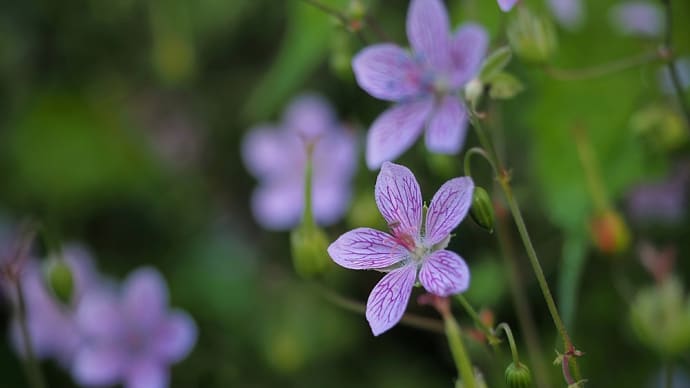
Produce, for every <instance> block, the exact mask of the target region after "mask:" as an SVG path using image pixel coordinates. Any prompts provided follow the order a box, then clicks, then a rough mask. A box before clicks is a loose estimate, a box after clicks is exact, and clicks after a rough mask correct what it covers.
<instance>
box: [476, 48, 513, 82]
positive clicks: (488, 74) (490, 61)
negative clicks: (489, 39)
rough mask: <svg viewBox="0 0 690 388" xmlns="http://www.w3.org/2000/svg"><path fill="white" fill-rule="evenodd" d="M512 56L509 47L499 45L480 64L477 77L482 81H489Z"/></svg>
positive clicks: (506, 64)
mask: <svg viewBox="0 0 690 388" xmlns="http://www.w3.org/2000/svg"><path fill="white" fill-rule="evenodd" d="M512 57H513V52H512V51H510V47H501V48H499V49H497V50H496V51H494V52H493V53H491V54H490V55H489V57H488V58H486V60H485V61H484V63H483V64H482V69H481V70H480V71H479V79H480V80H481V81H482V82H484V83H491V81H493V79H494V77H495V76H497V75H498V74H500V73H501V72H502V71H503V69H505V67H506V66H508V63H510V59H511V58H512Z"/></svg>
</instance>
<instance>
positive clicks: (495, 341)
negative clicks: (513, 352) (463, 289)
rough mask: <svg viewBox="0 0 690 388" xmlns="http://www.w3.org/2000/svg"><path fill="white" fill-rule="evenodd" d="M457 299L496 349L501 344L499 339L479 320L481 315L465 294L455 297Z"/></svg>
mask: <svg viewBox="0 0 690 388" xmlns="http://www.w3.org/2000/svg"><path fill="white" fill-rule="evenodd" d="M455 299H456V300H457V301H458V302H460V305H461V306H462V308H463V309H465V312H466V313H467V315H469V316H470V318H472V320H473V321H474V324H475V325H476V326H477V327H478V328H479V330H481V331H482V333H484V335H485V336H486V338H487V340H488V341H489V344H490V345H491V346H492V347H494V348H495V347H496V345H497V344H498V342H499V341H498V338H496V336H495V335H494V333H493V332H492V331H491V328H490V327H488V326H487V325H485V324H484V322H482V320H481V318H479V314H477V311H476V310H475V309H474V307H472V305H471V304H470V302H469V301H468V300H467V299H466V298H465V296H464V295H463V294H457V295H455Z"/></svg>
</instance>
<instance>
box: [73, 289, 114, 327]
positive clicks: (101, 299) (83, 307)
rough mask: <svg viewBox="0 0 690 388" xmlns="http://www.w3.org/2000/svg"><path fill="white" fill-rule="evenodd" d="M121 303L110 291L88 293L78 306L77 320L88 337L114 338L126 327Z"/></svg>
mask: <svg viewBox="0 0 690 388" xmlns="http://www.w3.org/2000/svg"><path fill="white" fill-rule="evenodd" d="M119 302H120V301H119V300H118V298H117V297H116V295H114V293H113V292H111V291H110V290H97V291H93V292H88V293H86V294H85V295H84V296H83V297H82V299H81V302H80V303H79V304H78V306H77V311H76V314H75V320H76V322H77V325H78V327H79V330H80V331H81V332H82V333H83V334H84V335H85V336H87V337H96V338H101V337H105V338H112V337H114V336H116V335H117V333H119V332H120V331H121V330H122V328H123V325H124V322H123V319H124V317H123V316H122V311H121V309H120V303H119Z"/></svg>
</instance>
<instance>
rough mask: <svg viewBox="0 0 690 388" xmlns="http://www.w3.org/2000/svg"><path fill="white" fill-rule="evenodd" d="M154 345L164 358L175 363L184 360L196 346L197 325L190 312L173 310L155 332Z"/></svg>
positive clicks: (157, 352) (158, 353) (159, 354)
mask: <svg viewBox="0 0 690 388" xmlns="http://www.w3.org/2000/svg"><path fill="white" fill-rule="evenodd" d="M154 335H155V338H154V339H153V346H154V348H155V352H156V354H157V355H158V357H160V358H161V359H162V360H164V361H166V362H170V363H175V362H178V361H181V360H183V359H184V358H185V357H187V355H188V354H189V352H190V351H191V350H192V348H194V344H195V343H196V339H197V327H196V324H195V323H194V320H193V319H192V317H191V316H189V314H187V313H185V312H184V311H180V310H177V311H173V312H172V313H170V314H169V315H168V317H167V318H166V319H165V321H163V322H162V323H161V325H160V326H159V327H158V329H157V330H156V332H155V334H154Z"/></svg>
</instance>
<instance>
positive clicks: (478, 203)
mask: <svg viewBox="0 0 690 388" xmlns="http://www.w3.org/2000/svg"><path fill="white" fill-rule="evenodd" d="M470 216H471V217H472V220H474V222H476V223H477V225H479V226H481V227H482V228H484V229H486V230H488V231H489V233H493V231H494V207H493V204H492V203H491V198H490V197H489V193H487V192H486V190H484V188H482V187H479V186H476V187H475V188H474V194H473V195H472V207H471V208H470Z"/></svg>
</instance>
